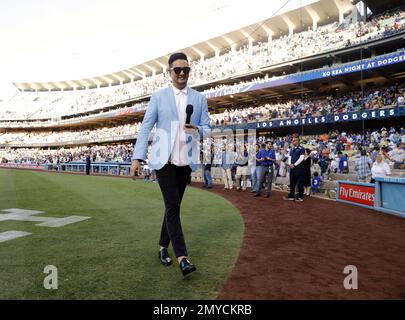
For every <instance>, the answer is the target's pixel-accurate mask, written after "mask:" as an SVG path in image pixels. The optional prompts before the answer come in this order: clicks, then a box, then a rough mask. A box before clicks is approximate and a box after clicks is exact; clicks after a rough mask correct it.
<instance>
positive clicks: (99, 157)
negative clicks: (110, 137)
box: [0, 143, 133, 165]
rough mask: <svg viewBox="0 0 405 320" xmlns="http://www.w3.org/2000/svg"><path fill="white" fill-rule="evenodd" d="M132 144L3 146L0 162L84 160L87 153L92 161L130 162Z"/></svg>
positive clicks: (50, 162)
mask: <svg viewBox="0 0 405 320" xmlns="http://www.w3.org/2000/svg"><path fill="white" fill-rule="evenodd" d="M132 153H133V144H129V143H126V144H114V145H95V146H79V147H74V148H63V147H62V148H58V149H41V148H5V149H0V160H1V161H0V162H3V163H6V162H11V163H23V164H36V165H42V164H54V165H57V164H62V163H68V162H71V161H84V160H85V158H86V155H87V154H90V155H91V160H92V161H93V162H130V161H131V157H132Z"/></svg>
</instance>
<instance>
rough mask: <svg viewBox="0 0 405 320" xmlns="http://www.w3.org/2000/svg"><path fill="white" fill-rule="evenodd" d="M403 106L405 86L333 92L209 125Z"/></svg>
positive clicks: (135, 126) (3, 136)
mask: <svg viewBox="0 0 405 320" xmlns="http://www.w3.org/2000/svg"><path fill="white" fill-rule="evenodd" d="M400 105H401V106H403V105H405V84H399V85H392V86H389V87H383V88H374V89H368V90H364V91H363V92H360V91H355V92H349V93H347V92H346V93H336V94H333V95H329V96H324V97H306V98H304V99H294V100H285V101H281V100H280V101H279V102H277V103H273V104H270V103H268V104H265V105H263V106H259V107H246V108H243V107H241V108H237V109H226V110H225V111H224V112H222V113H216V114H215V113H212V114H211V115H210V118H211V125H213V126H215V125H227V124H240V123H247V122H254V121H268V120H274V119H280V118H292V119H295V118H299V117H308V116H324V115H328V114H335V113H345V112H353V111H359V110H360V109H363V108H364V109H375V108H384V107H388V106H400ZM140 126H141V123H140V122H136V123H132V124H126V125H120V126H116V127H104V128H99V129H92V130H89V129H88V130H79V131H24V132H7V133H0V144H3V145H7V144H9V145H12V144H14V145H15V144H20V145H27V144H32V143H35V144H40V143H44V144H46V143H58V142H60V143H63V142H70V141H88V140H95V141H104V140H105V139H111V138H116V137H125V136H128V135H136V134H137V133H138V132H139V130H140Z"/></svg>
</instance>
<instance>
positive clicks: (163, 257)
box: [159, 249, 172, 267]
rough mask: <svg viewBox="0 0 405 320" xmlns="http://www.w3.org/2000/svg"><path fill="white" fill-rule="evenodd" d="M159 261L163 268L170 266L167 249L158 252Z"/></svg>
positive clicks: (170, 260) (170, 261)
mask: <svg viewBox="0 0 405 320" xmlns="http://www.w3.org/2000/svg"><path fill="white" fill-rule="evenodd" d="M159 260H160V262H161V263H162V264H163V265H164V266H165V267H168V266H170V265H171V264H172V259H170V257H169V253H168V252H167V249H162V250H159Z"/></svg>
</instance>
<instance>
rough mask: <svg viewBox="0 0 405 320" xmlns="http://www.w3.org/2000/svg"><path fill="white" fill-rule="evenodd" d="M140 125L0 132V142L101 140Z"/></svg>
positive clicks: (131, 133)
mask: <svg viewBox="0 0 405 320" xmlns="http://www.w3.org/2000/svg"><path fill="white" fill-rule="evenodd" d="M140 127H141V123H140V122H136V123H132V124H125V125H120V126H116V127H103V128H99V129H92V130H90V129H87V130H83V129H82V130H77V131H24V132H7V133H0V144H5V145H7V144H10V145H13V144H14V145H15V144H21V145H29V144H41V143H43V144H46V143H58V142H60V143H64V142H72V141H76V142H78V141H102V140H104V139H106V138H116V137H127V136H132V137H133V136H134V135H136V134H137V133H138V131H139V129H140Z"/></svg>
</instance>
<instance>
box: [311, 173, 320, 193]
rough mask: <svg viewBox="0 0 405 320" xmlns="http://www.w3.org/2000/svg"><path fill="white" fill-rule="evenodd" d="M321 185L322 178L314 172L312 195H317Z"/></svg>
mask: <svg viewBox="0 0 405 320" xmlns="http://www.w3.org/2000/svg"><path fill="white" fill-rule="evenodd" d="M321 185H322V178H321V177H320V176H319V173H318V172H316V171H315V172H314V176H313V178H312V193H318V192H319V189H320V188H321Z"/></svg>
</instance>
